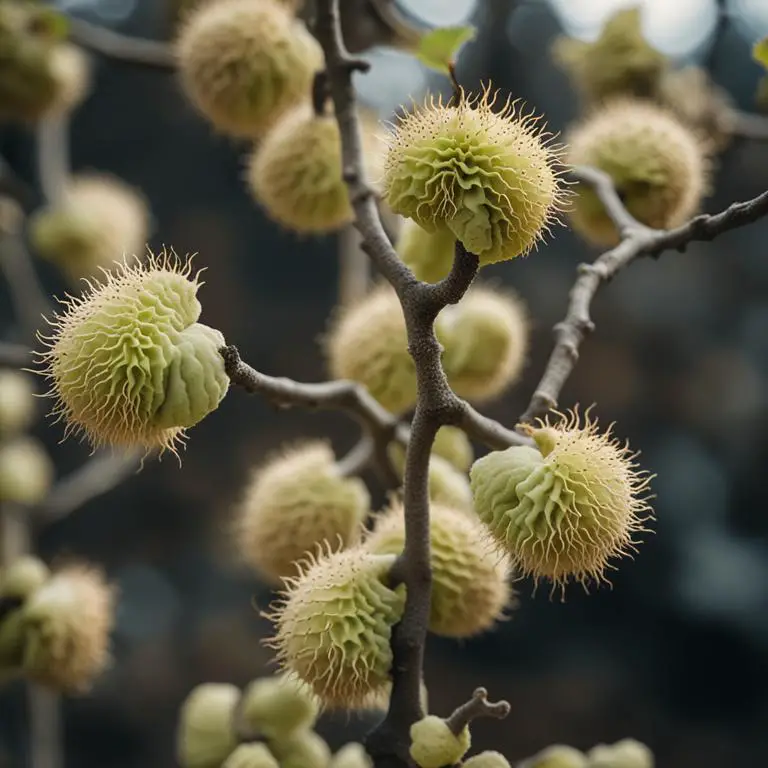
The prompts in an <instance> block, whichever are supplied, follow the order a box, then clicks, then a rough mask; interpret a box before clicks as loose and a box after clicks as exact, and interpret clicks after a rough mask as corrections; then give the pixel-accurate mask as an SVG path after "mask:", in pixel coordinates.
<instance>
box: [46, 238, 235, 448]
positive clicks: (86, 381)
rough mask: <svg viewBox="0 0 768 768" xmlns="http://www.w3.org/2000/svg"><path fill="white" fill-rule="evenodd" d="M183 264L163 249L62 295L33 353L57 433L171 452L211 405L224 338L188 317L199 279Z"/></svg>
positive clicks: (218, 390)
mask: <svg viewBox="0 0 768 768" xmlns="http://www.w3.org/2000/svg"><path fill="white" fill-rule="evenodd" d="M191 269H192V267H191V263H190V262H187V263H186V264H180V263H179V262H178V261H177V260H176V259H175V254H172V255H171V256H168V255H167V254H166V253H165V252H164V253H163V258H155V257H154V256H152V257H151V258H150V259H149V262H148V263H147V264H140V263H135V264H130V263H128V262H125V263H123V264H120V265H117V266H116V268H115V269H114V270H113V271H112V272H111V273H110V272H105V279H104V281H103V282H101V283H99V282H95V281H94V283H92V284H91V283H89V290H88V291H87V292H85V293H84V294H83V296H82V297H80V298H73V297H70V298H69V299H68V300H67V302H66V309H65V311H64V312H63V313H62V314H61V315H59V316H57V317H56V318H55V320H54V322H53V323H52V325H53V335H52V336H51V337H46V338H44V341H45V342H46V344H47V346H48V349H47V350H46V351H45V352H44V353H39V354H40V357H41V359H42V360H43V362H44V363H45V370H44V373H45V375H46V376H47V377H48V378H49V379H50V380H51V382H52V389H51V392H50V395H51V396H52V397H55V398H56V401H57V404H56V406H55V408H54V413H55V414H57V415H58V416H59V417H60V418H61V419H63V420H64V421H65V422H66V424H67V430H66V433H65V434H69V433H70V432H73V431H77V432H82V433H84V434H86V435H87V436H88V438H89V439H90V441H91V443H92V444H93V445H94V446H101V445H115V446H125V447H132V446H144V447H146V448H147V449H148V450H149V449H151V448H153V447H158V448H161V449H163V450H165V449H170V450H173V451H175V450H176V444H177V443H178V442H179V441H181V440H182V439H183V436H184V429H185V428H187V427H191V426H193V425H194V424H197V423H198V422H199V421H200V420H201V419H203V418H204V417H205V416H207V415H208V414H209V413H210V412H211V411H213V410H215V409H216V408H217V407H218V405H219V403H220V402H221V400H222V398H223V397H224V395H225V394H226V392H227V388H228V386H229V378H228V376H227V374H226V372H225V370H224V360H223V358H222V357H221V354H220V353H219V350H220V349H221V347H223V346H224V343H225V342H224V337H223V336H222V335H221V333H219V331H216V330H214V329H213V328H209V327H208V326H206V325H202V324H200V323H198V322H197V320H198V318H199V317H200V311H201V307H200V302H199V301H198V299H197V295H196V294H197V291H198V289H199V288H200V283H199V282H198V279H197V277H196V276H195V277H190V274H191ZM41 338H42V337H41Z"/></svg>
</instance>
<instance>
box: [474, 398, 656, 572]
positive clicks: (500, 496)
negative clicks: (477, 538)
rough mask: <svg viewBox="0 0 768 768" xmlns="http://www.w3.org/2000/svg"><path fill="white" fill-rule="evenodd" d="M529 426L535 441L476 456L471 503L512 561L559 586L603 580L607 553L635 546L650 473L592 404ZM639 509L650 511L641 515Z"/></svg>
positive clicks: (614, 554) (613, 554)
mask: <svg viewBox="0 0 768 768" xmlns="http://www.w3.org/2000/svg"><path fill="white" fill-rule="evenodd" d="M558 415H559V417H560V421H559V423H557V424H556V425H555V426H552V425H550V423H549V421H546V422H541V427H539V428H532V427H531V428H529V434H530V435H531V437H533V440H534V441H535V443H536V448H530V447H528V446H516V447H513V448H508V449H507V450H505V451H494V452H492V453H489V454H488V455H486V456H484V457H483V458H481V459H478V461H476V462H475V463H474V465H473V467H472V470H471V471H470V484H471V486H472V493H473V495H474V499H475V510H476V512H477V514H478V516H479V517H480V519H481V520H482V521H483V522H484V523H485V524H486V525H487V526H488V528H489V531H490V533H491V535H492V536H493V538H494V539H495V540H496V543H497V544H498V546H499V548H500V549H501V551H504V552H508V553H509V555H510V556H511V559H512V567H513V568H514V569H515V570H516V571H518V572H519V573H520V574H521V575H528V574H530V575H532V576H533V577H534V578H535V579H536V580H537V581H538V579H539V578H542V577H543V578H547V579H550V580H551V581H552V582H553V586H558V585H559V586H561V587H564V586H565V584H566V583H567V581H568V580H569V578H573V579H575V580H576V581H578V582H580V583H582V584H586V582H587V581H588V580H589V579H595V580H596V581H600V580H604V578H605V577H604V571H605V569H606V567H607V566H608V561H609V559H611V558H613V557H619V556H621V555H623V554H626V552H627V550H634V549H635V547H634V544H635V542H634V541H633V539H632V537H633V534H634V533H636V532H638V531H643V530H646V529H645V528H644V527H643V525H642V523H643V522H644V521H645V520H646V519H647V518H648V517H649V516H650V507H649V506H648V503H647V501H646V499H645V498H642V497H641V494H644V493H645V491H646V490H647V488H648V483H649V480H650V478H649V477H648V476H647V473H646V472H644V471H641V470H638V468H637V465H636V464H635V463H634V461H633V460H634V458H635V457H636V455H637V454H632V453H631V452H630V451H629V449H628V447H627V446H626V445H621V444H620V443H618V441H616V440H615V439H614V438H613V437H612V435H611V431H610V428H609V429H608V430H607V431H606V432H603V433H601V432H599V431H598V427H597V423H596V421H594V420H591V419H590V417H589V412H587V414H586V415H585V418H584V424H583V425H582V424H581V418H580V415H579V413H578V410H575V411H573V412H571V413H570V414H558ZM643 513H648V514H646V515H645V516H644V517H641V515H643Z"/></svg>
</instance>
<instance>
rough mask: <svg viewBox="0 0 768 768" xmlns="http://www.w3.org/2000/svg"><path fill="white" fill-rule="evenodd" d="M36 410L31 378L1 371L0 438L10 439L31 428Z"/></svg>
mask: <svg viewBox="0 0 768 768" xmlns="http://www.w3.org/2000/svg"><path fill="white" fill-rule="evenodd" d="M35 410H36V409H35V397H34V389H33V388H32V382H31V380H30V377H29V376H27V375H26V374H23V373H20V372H19V371H12V370H0V437H4V438H5V437H8V436H9V435H13V434H16V433H17V432H21V431H22V430H25V429H26V428H27V427H29V425H30V424H31V423H32V421H33V419H34V417H35Z"/></svg>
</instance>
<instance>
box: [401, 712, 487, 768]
mask: <svg viewBox="0 0 768 768" xmlns="http://www.w3.org/2000/svg"><path fill="white" fill-rule="evenodd" d="M471 743H472V740H471V738H470V735H469V728H468V727H467V726H465V727H464V730H463V731H462V732H461V733H460V734H459V735H458V736H455V735H454V734H453V732H452V731H451V729H450V728H449V727H448V723H446V722H445V720H442V719H441V718H439V717H436V716H435V715H427V716H426V717H425V718H422V719H421V720H419V721H417V722H415V723H414V724H413V725H412V726H411V749H410V753H411V757H412V758H413V761H414V762H415V763H416V765H418V766H419V768H444V767H445V766H447V765H453V764H454V763H458V762H459V760H461V758H462V757H464V755H465V754H466V753H467V750H468V749H469V747H470V745H471Z"/></svg>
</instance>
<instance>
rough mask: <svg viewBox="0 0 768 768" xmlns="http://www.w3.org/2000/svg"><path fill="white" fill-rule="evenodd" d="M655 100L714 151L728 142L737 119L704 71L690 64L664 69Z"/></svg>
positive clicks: (724, 95)
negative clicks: (678, 67)
mask: <svg viewBox="0 0 768 768" xmlns="http://www.w3.org/2000/svg"><path fill="white" fill-rule="evenodd" d="M657 99H658V101H659V103H660V104H662V105H663V106H665V107H667V108H668V109H669V110H671V111H672V112H673V113H674V114H675V115H676V116H677V118H678V119H679V120H680V121H681V122H683V123H685V125H687V126H688V127H689V128H691V129H692V130H694V131H695V132H696V133H698V134H699V135H700V136H701V137H702V138H703V139H704V140H705V141H706V142H707V145H708V146H709V148H710V149H712V150H713V151H717V152H720V151H722V150H723V149H725V148H726V147H727V146H728V144H729V143H730V141H731V138H732V137H733V129H734V124H735V121H736V118H735V108H734V104H733V100H732V99H731V97H730V95H729V94H728V92H727V91H726V90H725V89H723V88H720V87H719V86H718V85H716V84H715V83H714V82H712V80H711V78H710V77H709V74H708V73H707V71H706V70H704V69H701V68H700V67H693V66H689V67H683V68H682V69H676V70H672V71H670V72H667V73H666V74H665V75H664V77H662V79H661V82H660V83H659V92H658V94H657Z"/></svg>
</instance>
